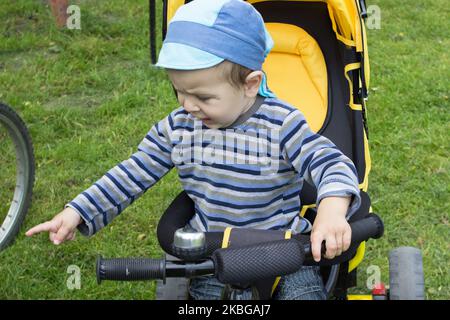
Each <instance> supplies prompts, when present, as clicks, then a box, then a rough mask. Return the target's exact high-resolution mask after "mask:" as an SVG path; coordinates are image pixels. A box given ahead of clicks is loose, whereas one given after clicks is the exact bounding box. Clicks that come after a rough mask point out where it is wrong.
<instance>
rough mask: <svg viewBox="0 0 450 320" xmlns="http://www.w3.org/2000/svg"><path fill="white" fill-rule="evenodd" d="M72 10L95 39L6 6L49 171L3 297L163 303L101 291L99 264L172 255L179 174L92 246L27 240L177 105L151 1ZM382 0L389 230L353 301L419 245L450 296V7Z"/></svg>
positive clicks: (147, 289) (374, 181)
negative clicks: (170, 228)
mask: <svg viewBox="0 0 450 320" xmlns="http://www.w3.org/2000/svg"><path fill="white" fill-rule="evenodd" d="M71 2H72V3H74V4H78V5H79V6H80V8H81V30H59V29H57V28H56V26H55V25H54V22H53V18H52V16H51V14H50V9H49V8H48V6H46V5H45V3H46V1H37V0H27V1H25V0H18V1H14V2H13V1H2V2H1V3H0V21H1V22H0V100H1V101H3V102H5V103H7V104H9V105H10V106H12V107H13V108H14V109H15V110H17V111H18V112H19V113H20V114H21V116H22V117H23V118H24V120H25V121H26V123H27V125H28V128H29V130H30V133H31V135H32V137H33V142H34V147H35V156H36V167H37V168H36V183H35V188H34V202H33V205H32V207H31V209H30V211H29V213H28V215H27V217H26V219H25V223H24V225H23V227H22V230H21V232H20V234H19V236H18V237H17V239H16V242H15V243H14V244H13V245H12V246H11V247H9V248H8V249H6V250H4V251H2V252H1V253H0V283H1V286H0V298H1V299H153V298H154V287H155V286H154V283H153V282H152V283H150V282H147V283H113V282H104V283H103V284H102V285H101V286H98V285H97V284H96V278H95V267H94V265H95V260H96V257H97V255H98V254H101V255H103V256H105V257H121V256H150V257H159V256H160V255H161V254H162V250H161V249H160V248H159V245H158V242H157V239H156V235H155V233H156V225H157V222H158V219H159V217H160V215H161V214H162V212H163V211H164V209H165V208H166V207H167V206H168V205H169V203H170V202H171V200H172V199H173V198H174V197H175V196H176V195H177V194H178V193H179V192H180V191H181V185H180V184H179V182H178V181H177V175H176V171H175V170H173V171H172V172H170V173H169V174H168V175H167V176H166V177H165V178H164V179H163V180H161V181H160V182H158V183H157V184H156V185H155V186H154V187H153V188H152V189H151V190H149V191H148V192H147V193H146V194H145V195H144V196H143V197H142V198H141V199H139V201H136V202H135V203H134V204H133V205H132V206H131V207H129V208H127V210H126V211H125V212H124V214H123V215H121V216H120V217H118V218H117V219H116V220H115V221H114V222H113V223H112V224H110V225H109V226H108V227H107V228H105V229H104V230H102V231H101V232H99V233H98V234H96V235H95V236H94V237H92V238H90V239H87V238H84V237H82V236H80V235H79V236H78V238H77V240H76V241H74V242H70V243H68V244H65V245H61V246H54V245H53V244H51V243H50V242H49V241H48V237H47V236H46V235H38V236H35V237H33V238H26V237H25V236H24V232H25V231H26V230H27V229H28V228H30V227H31V226H33V225H35V224H37V223H40V222H43V221H45V220H47V219H50V218H52V217H53V216H54V215H55V214H56V213H58V212H59V211H60V210H61V209H62V208H63V206H64V204H66V203H67V202H68V201H70V200H71V199H72V198H74V197H75V196H76V195H77V194H78V193H80V192H81V191H83V190H84V189H86V188H87V187H89V186H90V185H91V184H92V183H93V182H95V181H96V180H97V179H98V178H99V177H100V176H102V175H103V174H104V173H105V172H106V171H107V170H108V169H110V168H111V167H113V166H114V165H116V164H117V163H119V162H120V161H122V160H124V159H127V158H128V157H129V156H130V155H131V154H132V153H133V152H134V151H135V150H136V147H137V145H138V144H139V142H140V141H141V139H142V138H143V137H144V136H145V134H146V133H147V131H148V130H149V128H150V127H151V126H152V125H153V124H154V123H155V122H157V121H158V120H160V119H161V118H163V117H164V116H165V115H166V114H167V113H169V112H170V111H171V110H173V108H175V107H176V106H177V102H176V100H175V98H174V96H173V93H172V90H171V87H170V84H169V81H168V79H167V77H166V75H165V73H164V72H163V71H161V70H157V69H155V68H153V67H151V66H150V63H149V50H148V16H147V12H148V11H147V10H148V8H147V3H148V2H147V1H144V0H139V1H127V3H126V5H124V2H123V1H104V0H103V1H100V0H96V1H93V0H91V1H71ZM157 3H158V6H159V9H161V8H160V7H161V5H160V3H159V1H157ZM368 4H376V5H378V6H379V7H380V8H381V17H382V20H381V29H379V30H368V39H369V40H368V41H369V50H370V58H371V90H370V99H369V102H368V120H369V128H370V141H369V143H370V147H371V156H372V172H371V175H370V183H369V194H370V196H371V199H372V207H373V209H374V211H375V212H377V213H379V214H380V215H381V216H382V218H383V219H384V222H385V226H386V233H385V236H384V237H383V238H382V239H380V240H378V241H370V242H369V243H368V245H367V247H368V252H367V255H366V258H365V260H364V262H363V264H362V265H361V267H360V268H359V276H358V278H359V285H358V287H357V288H356V289H355V290H353V292H368V290H367V289H366V287H365V285H366V280H367V278H368V276H369V275H370V274H368V273H367V272H366V270H370V269H368V268H369V266H371V265H375V266H378V267H379V268H380V270H381V277H382V280H383V281H384V282H388V278H389V274H388V273H389V272H388V252H389V250H391V249H392V248H394V247H397V246H415V247H418V248H420V249H421V250H422V253H423V257H424V269H425V282H426V294H427V298H428V299H449V298H450V271H449V269H450V268H449V261H450V254H449V252H450V228H449V220H450V217H449V212H450V210H449V203H450V201H449V191H450V190H449V189H450V185H449V176H448V174H449V171H450V165H449V161H448V158H449V149H450V145H449V139H448V133H449V132H450V126H449V123H450V122H449V101H448V97H449V94H450V93H449V88H450V81H449V76H448V75H449V74H450V72H449V68H448V67H449V64H450V61H449V56H448V52H449V51H450V40H449V37H448V21H449V18H450V14H449V13H450V12H449V7H448V4H447V1H446V0H435V1H426V0H417V1H407V0H373V1H372V0H371V1H368ZM446 21H447V22H446ZM159 25H160V23H159V22H158V26H159ZM158 36H159V35H158ZM70 265H76V266H78V267H79V268H80V270H81V289H80V290H69V289H68V288H67V286H66V281H67V280H68V278H69V276H70V274H68V273H67V269H68V267H69V266H70Z"/></svg>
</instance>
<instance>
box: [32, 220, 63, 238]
mask: <svg viewBox="0 0 450 320" xmlns="http://www.w3.org/2000/svg"><path fill="white" fill-rule="evenodd" d="M44 231H52V232H57V231H58V226H57V224H56V221H47V222H44V223H41V224H38V225H37V226H34V227H33V228H31V229H30V230H28V231H27V232H26V233H25V235H26V236H28V237H31V236H33V235H35V234H37V233H40V232H44Z"/></svg>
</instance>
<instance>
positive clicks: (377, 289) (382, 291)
mask: <svg viewBox="0 0 450 320" xmlns="http://www.w3.org/2000/svg"><path fill="white" fill-rule="evenodd" d="M372 295H374V296H385V295H386V286H385V285H384V283H383V282H380V283H377V284H376V285H375V286H374V287H373V289H372Z"/></svg>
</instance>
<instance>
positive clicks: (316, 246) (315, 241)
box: [311, 233, 324, 262]
mask: <svg viewBox="0 0 450 320" xmlns="http://www.w3.org/2000/svg"><path fill="white" fill-rule="evenodd" d="M323 239H324V237H323V235H322V234H320V233H319V234H317V233H316V234H314V235H313V236H312V237H311V250H312V255H313V258H314V261H316V262H319V261H320V258H321V256H322V241H323Z"/></svg>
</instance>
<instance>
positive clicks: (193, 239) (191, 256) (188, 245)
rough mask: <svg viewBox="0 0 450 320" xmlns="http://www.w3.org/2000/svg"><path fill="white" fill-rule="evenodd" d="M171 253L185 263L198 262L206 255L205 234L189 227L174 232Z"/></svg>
mask: <svg viewBox="0 0 450 320" xmlns="http://www.w3.org/2000/svg"><path fill="white" fill-rule="evenodd" d="M172 248H173V252H174V253H175V255H177V256H178V257H179V258H182V259H184V260H187V261H194V260H198V259H200V258H202V257H204V256H205V254H206V238H205V234H204V233H203V232H200V231H196V230H194V229H193V228H191V227H189V226H185V227H184V228H180V229H178V230H177V231H175V234H174V236H173V245H172Z"/></svg>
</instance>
